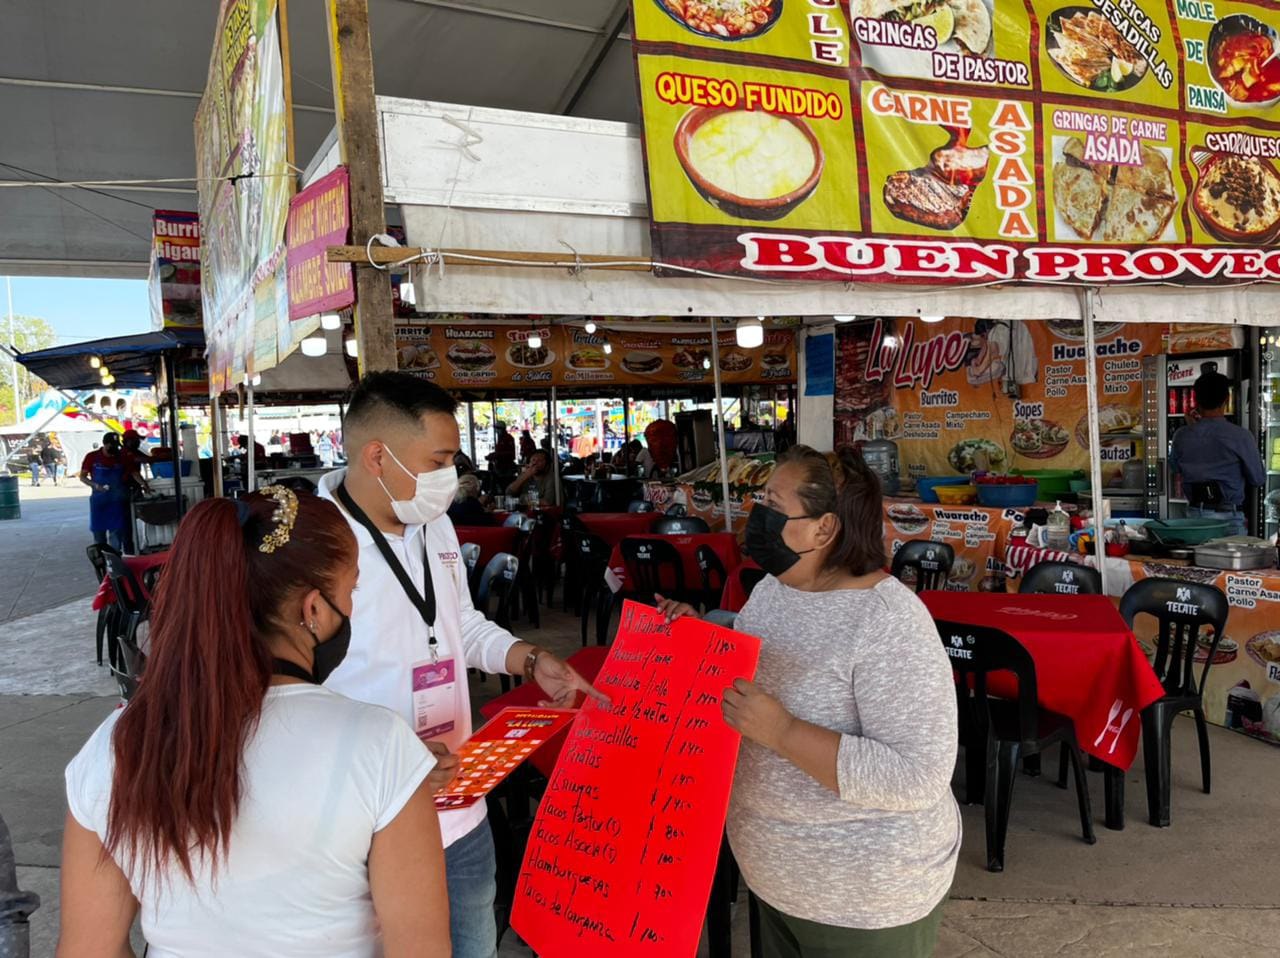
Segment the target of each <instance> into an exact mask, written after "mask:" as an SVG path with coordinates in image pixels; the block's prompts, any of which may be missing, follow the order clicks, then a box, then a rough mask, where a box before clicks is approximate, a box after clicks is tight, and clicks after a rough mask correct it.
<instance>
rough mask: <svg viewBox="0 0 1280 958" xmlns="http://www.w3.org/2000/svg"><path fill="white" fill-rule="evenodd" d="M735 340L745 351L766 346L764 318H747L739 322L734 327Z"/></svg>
mask: <svg viewBox="0 0 1280 958" xmlns="http://www.w3.org/2000/svg"><path fill="white" fill-rule="evenodd" d="M734 339H735V340H736V341H737V343H738V345H739V346H741V347H742V348H743V349H755V348H756V347H758V346H763V345H764V317H763V316H757V317H755V318H754V319H751V318H746V317H744V318H743V319H740V320H738V323H737V325H736V326H735V327H734Z"/></svg>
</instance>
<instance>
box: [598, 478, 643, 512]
mask: <svg viewBox="0 0 1280 958" xmlns="http://www.w3.org/2000/svg"><path fill="white" fill-rule="evenodd" d="M641 491H642V490H641V487H640V482H639V480H637V479H605V480H602V481H600V482H597V483H596V489H595V493H594V497H593V500H592V501H593V505H594V506H595V508H596V509H598V510H599V511H600V512H622V511H623V510H625V509H627V508H629V506H630V505H631V502H632V501H633V500H635V499H638V498H640V496H641Z"/></svg>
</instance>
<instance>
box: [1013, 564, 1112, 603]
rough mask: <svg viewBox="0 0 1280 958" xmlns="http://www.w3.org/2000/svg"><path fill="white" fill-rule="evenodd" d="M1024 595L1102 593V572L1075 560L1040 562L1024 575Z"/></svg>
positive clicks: (1022, 586) (1021, 588) (1019, 587)
mask: <svg viewBox="0 0 1280 958" xmlns="http://www.w3.org/2000/svg"><path fill="white" fill-rule="evenodd" d="M1018 592H1019V593H1021V594H1022V595H1031V594H1035V595H1102V574H1101V573H1099V572H1098V570H1097V569H1094V568H1091V567H1089V566H1087V565H1078V564H1077V563H1075V562H1038V563H1036V564H1035V565H1034V566H1032V567H1031V568H1030V569H1028V570H1027V574H1026V575H1024V576H1023V577H1022V585H1020V586H1018Z"/></svg>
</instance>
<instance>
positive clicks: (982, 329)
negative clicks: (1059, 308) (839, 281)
mask: <svg viewBox="0 0 1280 958" xmlns="http://www.w3.org/2000/svg"><path fill="white" fill-rule="evenodd" d="M1164 332H1165V329H1164V327H1162V326H1159V325H1155V324H1149V325H1148V324H1138V325H1123V324H1120V323H1100V324H1098V325H1097V326H1096V328H1095V336H1096V347H1097V351H1098V355H1099V357H1100V362H1099V364H1098V377H1099V390H1100V395H1099V406H1100V409H1099V414H1100V418H1101V427H1102V450H1101V458H1102V464H1103V473H1104V481H1106V480H1107V479H1109V478H1111V477H1113V476H1114V475H1115V474H1116V473H1117V472H1119V471H1120V470H1121V469H1122V468H1123V465H1124V463H1125V462H1126V461H1127V460H1128V459H1130V458H1132V457H1135V456H1141V455H1142V454H1143V451H1144V450H1143V445H1142V426H1143V419H1142V360H1143V358H1144V357H1146V356H1154V355H1156V354H1158V353H1160V352H1161V351H1162V349H1161V344H1162V340H1163V335H1164ZM836 348H837V354H836V390H835V441H836V444H837V446H839V445H842V444H846V443H855V442H859V441H862V440H865V439H871V438H875V437H877V436H883V437H885V438H887V439H892V440H894V441H895V442H897V444H898V449H899V460H900V463H901V468H902V472H903V475H904V476H910V477H911V478H913V479H918V478H922V477H924V476H949V475H956V474H962V473H967V472H972V471H973V470H974V469H977V468H979V467H982V466H986V467H988V468H990V469H992V470H996V471H1008V470H1012V469H1087V468H1088V467H1089V458H1090V457H1089V430H1088V417H1087V414H1086V411H1085V407H1086V396H1087V393H1086V389H1085V357H1086V355H1087V353H1086V351H1085V345H1084V328H1083V323H1082V322H1081V321H1080V320H1069V319H1066V320H1049V321H1045V322H1040V321H1020V322H1006V321H992V320H985V319H979V320H973V319H955V318H951V319H946V320H943V321H942V322H939V323H926V322H924V321H923V320H920V319H888V318H880V319H876V320H871V321H863V322H858V323H851V324H848V325H846V326H842V327H840V329H839V331H838V334H837V341H836Z"/></svg>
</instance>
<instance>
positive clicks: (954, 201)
mask: <svg viewBox="0 0 1280 958" xmlns="http://www.w3.org/2000/svg"><path fill="white" fill-rule="evenodd" d="M972 199H973V189H972V188H971V187H968V186H953V185H951V184H950V183H946V182H944V181H943V180H942V178H941V177H939V176H937V175H936V174H935V173H934V171H933V169H932V168H931V167H924V168H922V169H918V170H903V171H902V172H900V173H894V174H893V175H892V176H890V177H889V178H888V179H887V180H885V183H884V205H885V206H887V207H888V208H889V212H890V213H892V214H893V215H894V216H896V217H898V219H902V220H906V221H907V222H908V223H915V224H917V225H919V226H927V227H929V228H930V229H935V230H953V229H955V228H956V227H957V226H959V225H960V224H961V223H963V222H964V218H965V217H966V216H968V215H969V203H970V201H971V200H972Z"/></svg>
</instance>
